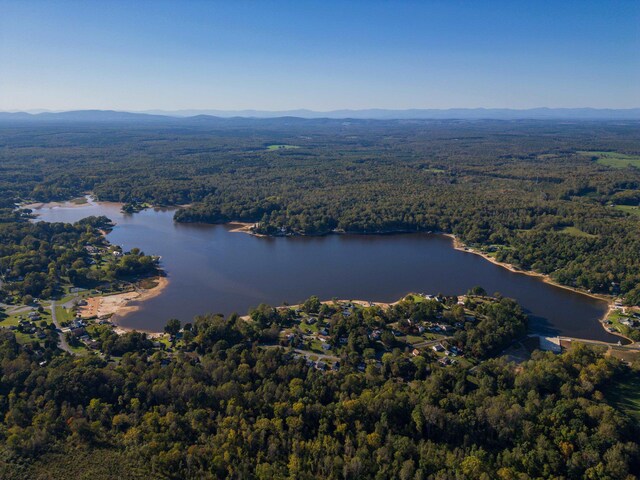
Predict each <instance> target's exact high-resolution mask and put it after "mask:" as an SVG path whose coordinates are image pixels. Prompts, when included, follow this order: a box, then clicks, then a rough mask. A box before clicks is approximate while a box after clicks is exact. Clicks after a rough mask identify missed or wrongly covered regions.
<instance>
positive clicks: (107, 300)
mask: <svg viewBox="0 0 640 480" xmlns="http://www.w3.org/2000/svg"><path fill="white" fill-rule="evenodd" d="M155 282H156V286H155V287H152V288H149V289H143V288H138V289H136V290H135V291H131V292H124V293H116V294H113V295H104V296H101V297H90V298H88V299H87V305H85V306H81V307H79V308H78V313H79V314H80V316H81V317H83V318H90V317H94V316H97V317H101V316H103V315H112V318H111V320H112V321H113V322H114V323H117V320H118V318H119V317H123V316H124V315H126V314H128V313H131V312H135V311H136V310H138V309H139V308H140V305H139V303H140V302H143V301H145V300H149V299H150V298H153V297H156V296H158V295H160V294H161V293H162V291H163V290H164V289H165V288H166V287H167V285H168V284H169V279H168V278H167V277H156V278H155ZM131 302H134V303H135V304H134V305H132V304H131ZM117 330H120V331H128V330H134V329H125V328H123V327H117Z"/></svg>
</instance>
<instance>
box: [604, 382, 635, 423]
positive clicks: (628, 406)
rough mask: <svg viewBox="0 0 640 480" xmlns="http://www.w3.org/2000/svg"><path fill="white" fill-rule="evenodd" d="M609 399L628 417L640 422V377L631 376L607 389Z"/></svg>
mask: <svg viewBox="0 0 640 480" xmlns="http://www.w3.org/2000/svg"><path fill="white" fill-rule="evenodd" d="M607 399H608V400H609V401H610V402H611V403H613V404H614V405H615V406H616V407H617V408H619V409H620V410H622V411H623V412H625V413H626V414H627V415H629V416H631V417H633V418H635V419H636V420H639V421H640V377H639V376H638V375H637V373H636V374H630V375H627V376H625V377H623V378H621V379H620V380H619V381H618V382H616V384H615V385H613V386H612V388H608V389H607Z"/></svg>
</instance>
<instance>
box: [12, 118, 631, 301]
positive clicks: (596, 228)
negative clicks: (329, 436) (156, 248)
mask: <svg viewBox="0 0 640 480" xmlns="http://www.w3.org/2000/svg"><path fill="white" fill-rule="evenodd" d="M639 132H640V129H639V128H638V122H634V121H624V122H595V121H593V122H592V121H583V122H560V121H524V120H522V121H488V120H487V121H454V120H451V121H427V120H423V121H366V120H349V121H342V120H328V119H324V120H302V119H295V118H283V119H272V120H255V119H254V120H251V119H229V120H222V119H208V120H207V119H185V120H183V121H181V122H177V121H173V122H171V123H167V124H162V123H158V124H154V125H145V124H141V125H137V124H135V123H134V124H127V123H106V124H100V125H95V124H77V125H76V124H74V123H65V124H63V125H59V124H58V125H56V124H55V123H54V124H50V125H49V124H44V125H33V124H24V125H20V124H19V123H15V124H12V125H11V127H9V126H5V127H4V128H2V129H0V148H2V152H3V153H2V165H1V168H2V171H1V173H2V175H1V178H0V182H1V186H2V191H3V195H4V196H6V200H5V201H6V202H13V201H15V200H37V201H49V200H60V199H69V198H72V197H74V196H77V195H80V194H82V193H85V192H93V193H94V194H95V195H96V196H97V197H98V198H99V199H101V200H114V201H122V202H125V203H127V206H128V208H131V209H132V211H135V210H136V209H137V208H140V206H141V205H145V204H147V203H148V204H153V205H172V206H175V205H182V206H183V207H182V208H180V209H179V210H178V211H177V212H176V214H175V220H176V221H179V222H212V223H219V222H228V221H232V220H235V221H244V222H252V223H254V222H255V223H256V224H257V226H256V230H257V232H258V233H264V234H270V235H302V234H304V235H323V234H327V233H332V232H359V233H379V232H392V231H439V232H446V233H452V234H455V235H456V236H458V237H459V238H460V239H461V240H462V241H463V242H464V243H466V244H468V245H471V246H477V247H480V248H483V249H486V250H487V251H490V252H492V253H493V255H495V257H496V259H498V260H500V261H503V262H506V263H511V264H513V265H516V266H518V267H520V268H522V269H525V270H534V271H537V272H540V273H544V274H548V275H550V276H551V277H552V278H553V279H554V280H555V281H557V282H559V283H561V284H564V285H569V286H574V287H578V288H582V289H584V290H589V291H591V292H594V293H605V294H613V295H618V294H622V295H624V296H625V298H626V301H627V303H628V304H631V305H634V304H635V305H637V304H639V303H640V216H639V215H636V214H635V213H636V212H635V211H633V210H629V208H634V206H637V205H638V202H639V201H640V193H639V187H640V170H638V168H636V167H634V166H633V165H631V164H629V165H626V166H624V165H622V166H621V165H616V164H613V165H609V164H603V163H602V162H600V161H599V160H598V159H599V157H598V155H602V154H603V153H602V152H619V153H618V155H627V156H633V155H636V156H637V155H638V154H639V153H640V133H639ZM283 145H284V146H287V147H288V148H281V146H283ZM273 146H275V147H278V148H270V147H273ZM290 147H296V148H290ZM589 152H593V154H590V153H589Z"/></svg>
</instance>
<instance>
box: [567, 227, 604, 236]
mask: <svg viewBox="0 0 640 480" xmlns="http://www.w3.org/2000/svg"><path fill="white" fill-rule="evenodd" d="M560 233H565V234H567V235H573V236H574V237H584V238H598V236H597V235H592V234H590V233H587V232H583V231H582V230H580V229H579V228H577V227H564V228H563V229H562V230H560Z"/></svg>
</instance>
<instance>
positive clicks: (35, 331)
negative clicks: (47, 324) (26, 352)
mask: <svg viewBox="0 0 640 480" xmlns="http://www.w3.org/2000/svg"><path fill="white" fill-rule="evenodd" d="M41 319H42V317H41V315H40V313H39V312H38V311H37V310H33V311H31V312H29V313H28V314H27V315H26V318H20V319H19V320H18V325H11V326H10V327H9V330H15V331H18V332H20V333H25V334H27V335H34V336H35V337H36V338H38V339H39V340H44V339H45V338H47V334H46V333H45V331H44V328H42V327H40V326H38V325H37V324H36V323H35V322H37V321H39V320H41Z"/></svg>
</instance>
